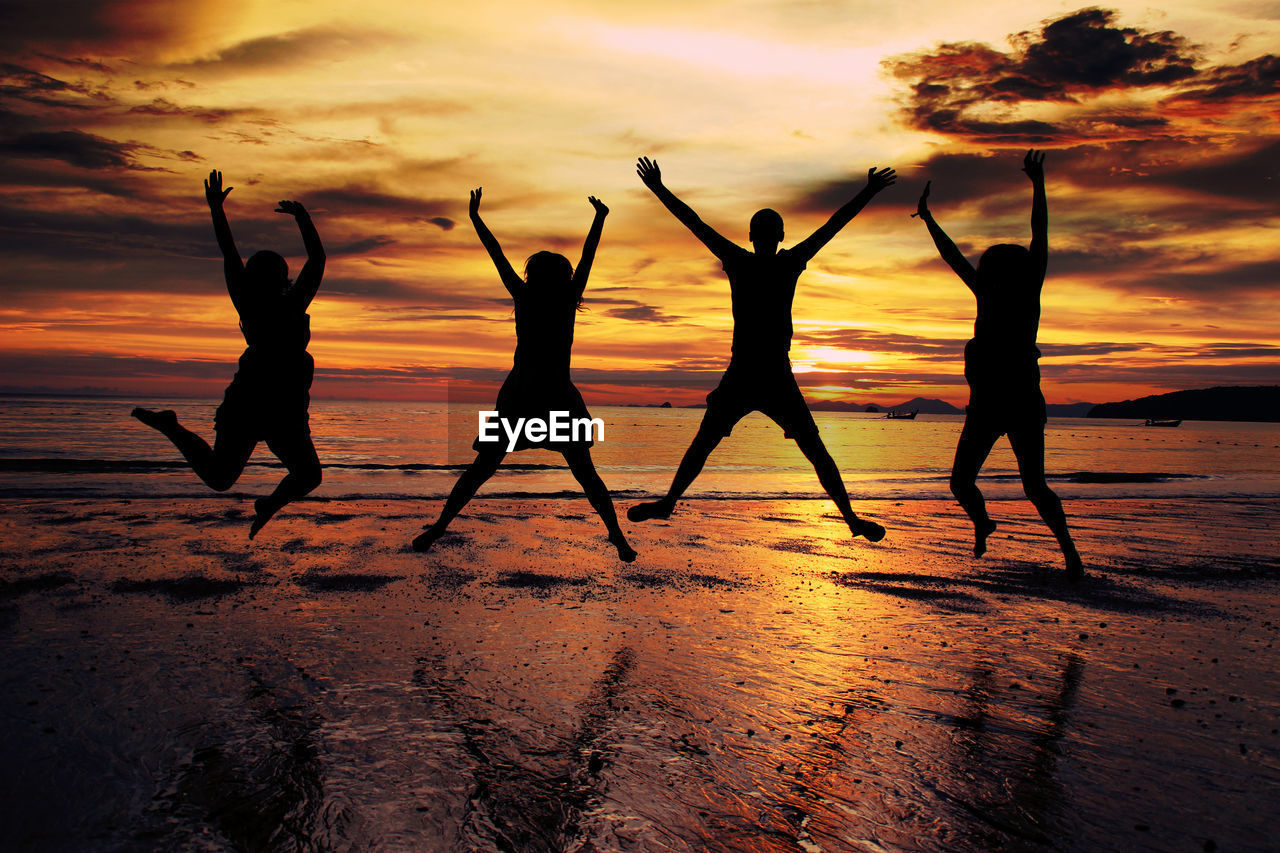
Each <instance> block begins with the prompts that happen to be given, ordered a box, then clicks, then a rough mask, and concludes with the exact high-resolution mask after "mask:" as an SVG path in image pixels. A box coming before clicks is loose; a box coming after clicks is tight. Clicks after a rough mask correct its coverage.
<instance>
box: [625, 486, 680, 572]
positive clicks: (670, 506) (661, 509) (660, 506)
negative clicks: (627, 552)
mask: <svg viewBox="0 0 1280 853" xmlns="http://www.w3.org/2000/svg"><path fill="white" fill-rule="evenodd" d="M675 508H676V505H675V503H674V502H668V501H667V499H666V498H663V499H662V500H660V501H649V502H648V503H642V504H636V505H635V506H633V507H632V508H631V509H629V510H627V519H628V520H630V521H648V520H649V519H651V518H670V517H671V511H672V510H674V509H675ZM628 562H630V560H628Z"/></svg>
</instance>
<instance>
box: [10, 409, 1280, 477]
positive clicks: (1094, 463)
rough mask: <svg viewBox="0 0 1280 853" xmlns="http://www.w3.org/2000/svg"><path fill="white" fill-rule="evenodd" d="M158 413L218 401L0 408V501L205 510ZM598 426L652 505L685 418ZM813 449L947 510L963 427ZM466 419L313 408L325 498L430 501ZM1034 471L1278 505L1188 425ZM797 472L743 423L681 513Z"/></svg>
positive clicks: (1244, 469) (1264, 471)
mask: <svg viewBox="0 0 1280 853" xmlns="http://www.w3.org/2000/svg"><path fill="white" fill-rule="evenodd" d="M135 404H139V405H144V406H148V407H152V408H172V409H174V410H176V411H177V412H178V416H179V418H180V419H181V421H182V422H183V423H184V424H185V425H187V426H188V427H190V428H192V429H194V430H195V431H197V432H199V433H201V434H203V435H205V436H206V437H207V438H210V439H211V438H212V437H213V430H212V418H213V410H214V408H215V407H216V404H217V401H215V400H209V401H193V400H161V399H152V400H145V399H142V400H122V399H101V398H75V399H67V398H59V399H55V398H9V399H4V400H0V494H3V495H5V496H8V497H85V496H94V495H101V496H120V497H136V498H143V497H163V496H186V495H198V494H208V490H207V489H205V488H204V487H203V486H202V485H201V484H200V483H199V482H198V481H197V480H196V478H195V477H194V476H193V475H192V474H191V472H190V471H189V470H186V469H185V468H184V467H183V466H182V464H181V459H180V457H179V455H178V454H177V452H176V451H175V450H174V449H173V447H172V446H171V445H169V444H168V443H167V442H166V441H165V440H164V439H163V438H162V437H161V436H160V435H159V434H158V433H155V432H153V431H151V430H149V429H147V428H146V427H144V426H142V425H141V424H139V423H138V422H137V421H135V420H133V419H132V418H130V417H129V410H130V408H131V407H132V406H133V405H135ZM592 414H593V415H594V416H596V417H599V418H602V419H603V420H604V421H605V438H604V441H601V442H597V443H596V446H595V448H594V449H593V456H594V458H595V460H596V463H597V465H598V466H599V468H600V471H601V474H602V475H603V476H604V478H605V482H606V483H607V484H608V485H609V488H610V489H611V490H612V491H613V492H614V493H615V494H620V495H622V496H627V495H632V494H647V493H651V492H657V491H661V490H663V489H665V488H666V486H667V484H668V483H669V482H670V478H671V475H672V473H673V472H674V470H675V467H676V465H677V464H678V462H679V460H680V456H681V455H682V454H683V452H684V449H685V447H686V446H687V445H688V443H689V441H690V439H692V437H693V434H694V432H695V431H696V429H697V426H698V422H699V420H700V419H701V417H702V412H701V410H698V409H651V408H628V407H609V406H596V407H592ZM815 418H816V420H817V422H818V426H819V428H820V429H821V431H822V435H823V438H824V440H825V441H826V443H827V446H828V448H829V449H830V450H831V453H832V455H833V456H834V457H835V459H836V462H837V463H838V464H839V466H840V469H841V471H842V472H843V473H844V477H845V481H846V483H847V484H848V486H849V491H850V493H851V494H852V495H853V497H854V498H855V499H891V500H908V499H918V498H948V497H949V493H948V490H947V472H948V470H949V468H950V464H951V458H952V454H953V452H954V448H955V442H956V438H957V437H958V435H959V433H960V427H961V423H962V420H963V419H962V418H961V417H960V416H950V415H921V416H920V417H919V418H918V419H916V420H914V421H890V420H886V419H885V418H884V417H883V416H879V415H867V414H854V413H843V412H840V413H833V412H819V413H815ZM475 423H476V407H464V406H460V405H457V404H453V407H452V408H450V407H449V406H447V405H445V404H430V403H386V402H367V401H316V402H314V403H313V404H312V407H311V425H312V432H313V435H314V438H315V442H316V446H317V449H318V451H319V453H320V459H321V461H322V462H323V463H324V464H325V466H326V471H325V483H324V485H323V486H321V487H320V490H319V491H318V492H317V493H316V494H317V497H327V498H379V499H388V500H402V499H437V498H440V497H443V496H444V495H445V494H446V493H447V492H448V489H449V487H450V486H451V485H452V483H453V480H454V479H455V478H456V477H457V474H458V469H459V466H460V465H465V464H466V462H468V461H469V460H470V459H471V457H472V452H471V449H470V443H471V439H472V438H473V437H474V436H475ZM1046 444H1047V451H1046V460H1045V461H1046V467H1047V469H1048V471H1049V473H1050V479H1051V482H1052V483H1053V484H1054V486H1055V488H1056V489H1057V490H1058V491H1059V493H1060V494H1062V495H1063V496H1064V497H1068V498H1070V497H1078V498H1108V497H1150V498H1169V497H1189V496H1190V497H1228V496H1230V497H1276V496H1280V424H1262V423H1219V422H1196V421H1187V422H1184V423H1183V425H1182V426H1181V427H1179V428H1177V429H1153V428H1145V427H1143V426H1141V425H1140V424H1138V423H1137V422H1136V421H1128V420H1111V419H1087V418H1054V419H1052V420H1051V421H1050V422H1049V426H1048V429H1047V432H1046ZM507 459H508V462H509V463H510V464H509V465H508V466H506V467H504V469H503V470H502V471H500V472H499V473H498V475H497V476H496V477H494V478H493V479H492V480H491V481H490V482H489V483H488V485H487V486H486V487H485V489H484V490H483V491H482V492H481V494H482V495H491V496H498V495H509V494H522V495H540V496H558V495H564V496H577V495H578V494H579V491H578V487H577V484H576V483H575V482H574V480H573V478H572V477H571V476H570V475H569V473H568V471H567V470H566V469H564V468H563V466H562V464H561V460H560V457H559V456H558V455H557V454H552V453H549V452H545V451H539V450H534V451H527V452H523V453H517V454H512V455H510V456H508V457H507ZM271 463H274V457H272V456H271V455H270V453H269V452H268V451H267V450H266V448H265V446H260V448H259V450H258V452H257V453H256V454H255V456H254V459H253V462H251V464H250V467H249V468H248V469H247V470H246V471H245V475H244V477H243V478H242V479H241V480H240V482H239V483H238V484H237V486H236V490H237V491H241V490H242V491H244V492H258V491H262V490H264V489H267V488H268V487H269V486H270V485H271V484H272V483H274V482H275V481H276V480H278V479H279V477H280V473H281V472H280V470H279V469H277V468H273V467H270V464H271ZM982 485H983V488H984V490H985V491H986V492H987V493H988V495H989V496H990V497H993V498H997V499H998V498H1012V497H1017V496H1019V495H1020V488H1019V486H1018V483H1017V466H1016V463H1015V461H1014V458H1013V454H1012V453H1011V452H1010V450H1009V447H1008V444H1007V442H1004V441H1001V442H1000V443H999V444H998V445H997V447H996V449H995V450H994V451H993V453H992V455H991V458H990V460H989V461H988V463H987V466H986V468H985V469H984V472H983V483H982ZM819 496H821V490H820V487H819V485H818V482H817V478H816V477H815V475H814V473H813V470H812V468H811V467H810V466H809V464H808V462H807V461H806V460H805V459H804V457H803V456H802V455H801V453H800V451H799V450H798V449H797V448H796V446H795V445H794V444H793V443H792V442H790V441H789V440H787V439H786V438H784V437H783V435H782V431H781V430H780V429H779V428H778V427H776V426H775V425H774V424H773V423H772V422H770V421H769V420H768V419H766V418H765V417H764V416H762V415H759V414H755V415H751V416H750V417H748V418H747V419H746V420H744V421H743V422H742V423H741V424H740V425H739V426H738V428H737V429H736V430H735V432H734V434H733V436H731V437H730V438H729V439H727V440H726V441H725V442H723V443H722V444H721V445H720V447H719V449H718V450H717V451H716V453H715V455H713V456H712V458H711V460H710V464H708V466H707V468H706V470H705V471H704V473H703V475H702V476H701V477H700V478H699V480H698V481H697V483H696V484H695V485H694V489H693V490H692V491H691V492H690V497H703V498H723V497H760V498H780V497H819Z"/></svg>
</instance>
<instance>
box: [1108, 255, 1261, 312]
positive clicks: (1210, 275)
mask: <svg viewBox="0 0 1280 853" xmlns="http://www.w3.org/2000/svg"><path fill="white" fill-rule="evenodd" d="M1128 286H1129V287H1130V288H1133V289H1138V290H1145V291H1147V292H1151V293H1158V294H1162V295H1176V296H1182V297H1191V298H1197V299H1201V300H1203V301H1205V302H1215V301H1220V300H1221V299H1223V298H1225V297H1227V296H1233V295H1243V294H1248V293H1253V294H1258V293H1264V292H1267V291H1270V292H1273V293H1280V258H1277V259H1274V260H1267V261H1257V262H1253V263H1245V264H1235V265H1232V264H1230V263H1222V265H1221V266H1219V267H1218V268H1217V269H1214V270H1205V271H1194V272H1179V271H1177V270H1170V269H1165V270H1158V271H1153V272H1152V273H1151V275H1150V276H1149V277H1146V278H1144V279H1142V280H1140V281H1138V282H1131V283H1130V284H1129V285H1128Z"/></svg>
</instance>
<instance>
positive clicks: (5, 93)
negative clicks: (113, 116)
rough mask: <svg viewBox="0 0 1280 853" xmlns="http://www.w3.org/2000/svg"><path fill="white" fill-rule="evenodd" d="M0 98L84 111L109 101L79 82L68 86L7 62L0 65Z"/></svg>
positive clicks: (40, 73)
mask: <svg viewBox="0 0 1280 853" xmlns="http://www.w3.org/2000/svg"><path fill="white" fill-rule="evenodd" d="M0 98H5V99H13V100H19V101H25V102H27V103H29V104H38V105H40V106H46V107H66V108H71V109H88V108H90V107H93V106H101V105H102V104H103V103H109V102H110V100H111V99H110V98H109V97H107V96H106V95H105V94H103V93H101V92H97V91H94V90H93V89H91V88H90V87H89V86H87V85H85V84H83V83H68V82H67V81H65V80H59V79H58V78H56V77H50V76H49V75H48V74H44V73H42V72H39V71H35V70H33V69H31V68H27V67H25V66H22V65H16V64H14V63H11V62H0Z"/></svg>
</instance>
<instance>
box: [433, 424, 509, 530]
mask: <svg viewBox="0 0 1280 853" xmlns="http://www.w3.org/2000/svg"><path fill="white" fill-rule="evenodd" d="M506 455H507V452H506V451H505V450H503V449H502V448H501V447H500V446H498V445H494V446H493V448H492V449H485V450H481V451H478V452H477V453H476V458H475V459H473V460H472V462H471V464H470V465H469V466H467V470H465V471H463V472H462V476H461V477H459V478H458V482H456V483H454V484H453V491H451V492H450V493H449V498H448V500H446V501H445V502H444V509H442V510H441V511H440V517H439V518H437V519H436V521H435V523H434V524H432V525H431V526H429V527H428V528H427V529H426V530H424V531H423V532H422V533H420V534H419V535H418V538H416V539H414V540H413V550H415V551H425V550H427V549H428V548H430V547H431V546H432V545H433V544H435V541H436V540H437V539H439V538H440V537H441V536H443V535H444V531H445V529H446V528H447V527H448V526H449V522H451V521H453V520H454V519H455V518H457V516H458V513H460V512H462V508H463V507H465V506H466V505H467V503H468V502H469V501H470V500H471V499H472V498H473V497H475V496H476V492H477V491H479V490H480V487H481V486H483V485H484V484H485V481H486V480H488V479H489V478H490V477H492V476H493V475H494V472H496V471H497V470H498V466H499V465H501V464H502V459H503V457H505V456H506Z"/></svg>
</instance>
